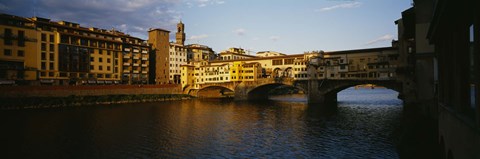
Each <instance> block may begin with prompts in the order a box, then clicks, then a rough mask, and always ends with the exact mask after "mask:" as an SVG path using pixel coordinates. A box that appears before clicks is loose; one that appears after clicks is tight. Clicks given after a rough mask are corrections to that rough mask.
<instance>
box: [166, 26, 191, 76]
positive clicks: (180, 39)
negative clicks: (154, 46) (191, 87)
mask: <svg viewBox="0 0 480 159" xmlns="http://www.w3.org/2000/svg"><path fill="white" fill-rule="evenodd" d="M175 35H176V41H175V43H170V49H169V67H170V69H169V73H170V75H169V80H170V81H169V82H170V83H175V84H180V82H181V68H180V66H181V65H185V64H187V48H186V47H185V25H184V24H183V23H182V22H181V21H180V22H179V23H178V24H177V33H176V34H175Z"/></svg>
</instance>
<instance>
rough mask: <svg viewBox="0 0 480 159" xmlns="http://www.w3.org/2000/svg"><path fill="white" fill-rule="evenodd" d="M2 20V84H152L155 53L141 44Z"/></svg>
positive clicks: (36, 20)
mask: <svg viewBox="0 0 480 159" xmlns="http://www.w3.org/2000/svg"><path fill="white" fill-rule="evenodd" d="M0 19H1V20H0V32H1V33H2V34H3V36H1V37H0V48H2V49H0V84H29V85H68V84H70V85H75V84H120V83H123V84H146V83H148V82H149V71H150V69H149V67H150V60H151V58H150V54H149V53H150V51H151V47H150V46H149V45H148V44H147V43H146V42H145V41H144V40H142V39H140V38H137V37H132V36H130V35H128V34H125V33H122V32H119V31H116V30H113V29H112V30H105V29H98V28H94V27H90V28H87V27H82V26H80V25H79V24H77V23H73V22H68V21H58V22H56V21H51V20H50V19H47V18H40V17H33V18H24V17H19V16H14V15H8V14H0ZM167 37H168V35H167ZM166 41H167V43H168V38H167V40H166ZM167 49H168V47H167Z"/></svg>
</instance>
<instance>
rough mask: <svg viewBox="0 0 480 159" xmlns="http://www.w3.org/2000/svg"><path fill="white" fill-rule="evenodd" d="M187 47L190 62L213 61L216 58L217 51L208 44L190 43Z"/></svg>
mask: <svg viewBox="0 0 480 159" xmlns="http://www.w3.org/2000/svg"><path fill="white" fill-rule="evenodd" d="M186 48H187V61H188V62H200V61H211V60H214V59H215V58H216V55H215V52H214V51H213V50H212V48H210V47H208V46H205V45H200V44H190V45H187V46H186Z"/></svg>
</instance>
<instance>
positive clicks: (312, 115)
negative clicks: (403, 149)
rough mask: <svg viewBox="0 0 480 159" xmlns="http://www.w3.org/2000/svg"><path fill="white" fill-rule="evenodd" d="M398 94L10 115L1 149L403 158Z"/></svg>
mask: <svg viewBox="0 0 480 159" xmlns="http://www.w3.org/2000/svg"><path fill="white" fill-rule="evenodd" d="M397 95H398V93H396V92H394V91H392V90H388V89H359V90H355V89H353V88H349V89H346V90H344V91H342V92H340V93H339V94H338V101H339V102H338V107H337V109H334V110H324V109H320V105H307V104H306V103H305V102H306V99H305V98H304V97H303V96H302V95H288V96H275V97H272V98H271V101H266V102H235V101H231V100H200V99H195V100H185V101H171V102H159V103H142V104H118V105H108V106H87V107H70V108H56V109H32V110H9V111H2V112H0V124H1V125H0V126H1V129H0V131H1V132H0V139H1V143H0V146H1V151H2V155H3V156H5V155H6V156H8V157H7V158H40V157H41V158H44V157H46V158H259V157H261V158H398V153H397V151H396V147H395V143H394V141H395V140H396V138H397V136H398V135H395V130H396V129H397V128H398V127H399V125H400V119H401V116H402V101H401V100H399V99H397ZM2 158H3V157H2Z"/></svg>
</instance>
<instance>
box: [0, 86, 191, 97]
mask: <svg viewBox="0 0 480 159" xmlns="http://www.w3.org/2000/svg"><path fill="white" fill-rule="evenodd" d="M142 94H182V88H181V86H180V85H175V84H167V85H104V86H0V98H21V97H68V96H106V95H142Z"/></svg>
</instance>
